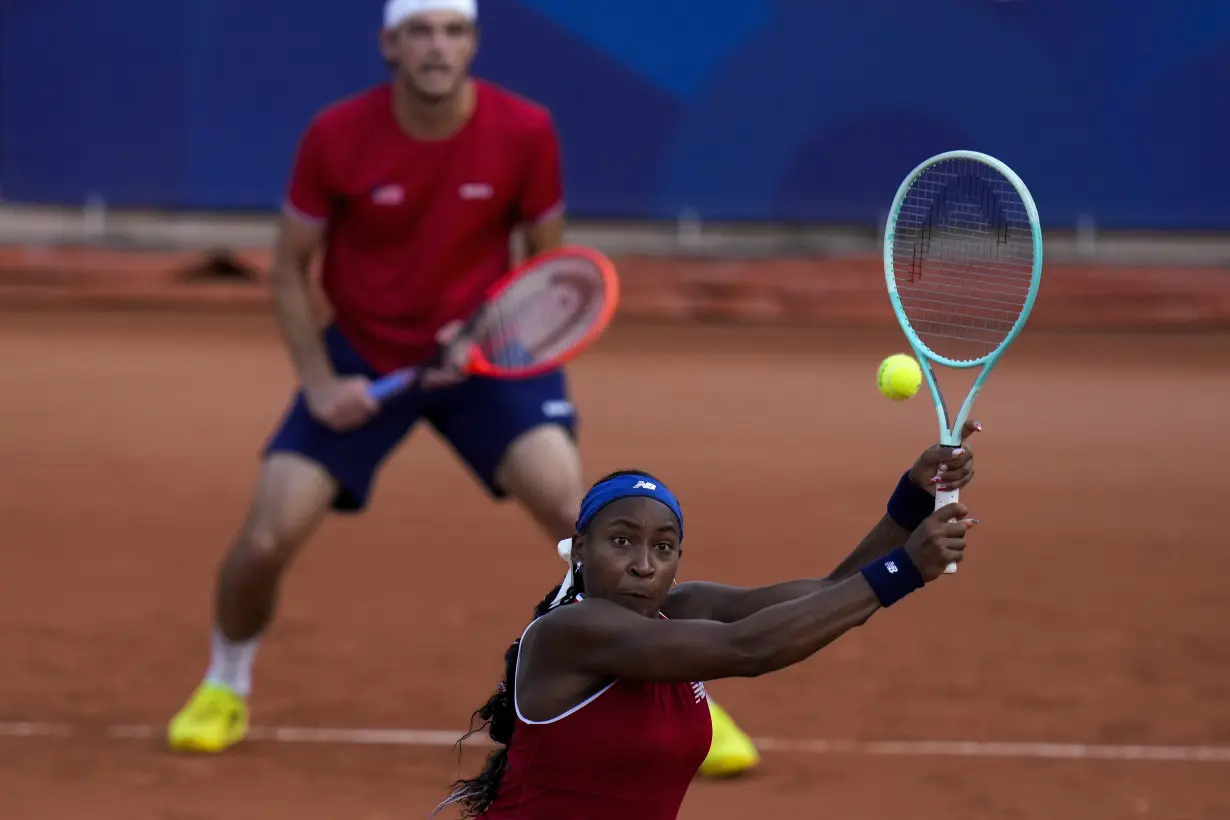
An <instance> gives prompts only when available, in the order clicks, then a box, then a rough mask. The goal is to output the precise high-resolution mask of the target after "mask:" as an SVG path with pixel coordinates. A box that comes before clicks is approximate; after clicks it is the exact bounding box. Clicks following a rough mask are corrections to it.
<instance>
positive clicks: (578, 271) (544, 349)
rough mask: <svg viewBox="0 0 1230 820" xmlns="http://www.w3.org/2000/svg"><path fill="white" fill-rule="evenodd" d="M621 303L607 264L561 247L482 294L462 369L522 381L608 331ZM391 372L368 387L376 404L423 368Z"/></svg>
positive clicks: (587, 251)
mask: <svg viewBox="0 0 1230 820" xmlns="http://www.w3.org/2000/svg"><path fill="white" fill-rule="evenodd" d="M618 304H619V277H618V276H617V275H616V273H615V266H614V265H612V264H611V260H609V259H607V258H606V256H604V255H603V254H601V253H599V252H598V251H596V250H594V249H592V248H586V247H581V246H566V247H562V248H556V249H555V250H551V251H547V252H546V253H542V254H539V255H537V256H535V257H534V258H532V259H530V260H528V261H527V262H525V263H524V264H522V265H520V266H518V267H517V268H515V269H514V270H512V271H511V272H509V273H508V274H507V275H506V276H505V277H504V278H503V279H501V280H500V281H498V282H496V283H495V284H494V285H493V286H492V287H491V289H490V290H489V291H488V292H487V296H486V298H485V299H484V300H483V304H482V306H481V307H480V308H479V309H478V310H477V311H475V313H474V315H473V316H471V317H470V319H469V320H468V321H467V322H466V324H465V326H464V328H463V330H462V332H461V335H462V338H464V339H466V340H468V344H469V346H470V349H469V351H468V354H469V355H468V356H467V357H466V362H467V363H466V365H465V371H466V372H467V373H468V374H470V375H474V376H487V377H490V378H497V379H524V378H529V377H531V376H537V375H541V374H543V373H546V372H548V371H550V370H554V369H555V368H557V367H559V366H561V365H563V364H565V363H566V362H569V361H571V360H572V359H574V358H576V356H577V355H578V354H580V353H581V351H583V350H585V348H587V347H589V346H590V345H591V344H593V343H594V342H595V341H597V340H598V337H599V336H601V335H602V332H603V331H604V330H606V328H607V326H608V325H609V324H610V323H611V319H612V318H613V317H614V315H615V308H616V306H617V305H618ZM443 356H444V351H441V352H440V353H439V354H438V355H437V356H436V358H435V359H433V360H432V361H431V362H428V363H427V364H425V365H420V366H418V367H407V368H402V369H401V370H395V371H393V372H392V373H389V374H388V375H386V376H383V377H381V378H380V379H377V380H376V381H374V382H372V386H371V389H370V392H371V396H372V398H374V399H376V400H377V401H384V400H385V399H387V398H389V397H391V396H394V395H396V394H398V393H400V392H402V391H403V390H407V389H409V388H410V387H412V386H413V385H415V384H416V383H417V382H418V378H419V376H420V375H421V374H422V372H423V370H424V369H426V368H429V367H435V366H438V365H439V364H440V363H441V361H442V359H443Z"/></svg>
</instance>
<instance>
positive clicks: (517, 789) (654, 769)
mask: <svg viewBox="0 0 1230 820" xmlns="http://www.w3.org/2000/svg"><path fill="white" fill-rule="evenodd" d="M532 626H533V624H530V627H532ZM528 631H529V627H527V628H526V632H528ZM524 637H525V635H524V634H522V638H523V639H524ZM519 688H520V687H518V689H519ZM712 737H713V724H712V718H710V716H709V703H708V700H707V697H706V694H705V687H704V684H703V683H642V682H639V681H630V680H622V679H620V680H615V681H612V682H611V683H609V684H607V685H606V686H605V687H604V688H603V689H601V690H599V691H598V692H597V693H596V694H594V695H592V696H591V697H589V698H587V699H586V700H584V701H582V702H581V703H580V704H578V705H577V706H574V707H573V708H571V709H569V710H568V711H567V712H565V713H564V714H562V715H560V716H559V717H557V718H554V719H553V720H548V721H540V722H534V721H528V720H526V719H525V718H523V717H522V716H521V709H520V707H518V708H517V728H516V731H515V732H514V733H513V739H512V743H511V744H509V747H508V769H507V770H506V771H505V773H504V779H503V781H502V782H501V783H500V793H499V797H497V798H496V800H495V802H494V803H493V804H492V805H491V808H489V809H488V810H487V812H486V813H485V814H484V815H483V817H484V818H486V820H675V818H676V817H678V815H679V807H680V805H682V803H683V797H684V795H685V794H687V791H688V786H689V785H690V784H691V782H692V779H693V778H694V777H695V776H696V772H697V770H698V769H699V768H700V764H701V763H703V762H704V760H705V756H706V755H707V754H708V753H709V744H710V742H711V740H712Z"/></svg>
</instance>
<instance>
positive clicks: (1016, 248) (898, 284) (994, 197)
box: [884, 151, 1042, 573]
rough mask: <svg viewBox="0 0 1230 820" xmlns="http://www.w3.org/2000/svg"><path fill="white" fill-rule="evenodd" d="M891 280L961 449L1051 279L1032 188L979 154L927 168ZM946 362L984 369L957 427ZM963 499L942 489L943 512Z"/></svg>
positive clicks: (888, 234)
mask: <svg viewBox="0 0 1230 820" xmlns="http://www.w3.org/2000/svg"><path fill="white" fill-rule="evenodd" d="M884 277H885V279H886V280H887V283H888V297H889V299H890V300H891V301H892V305H893V311H894V312H895V313H896V314H897V320H898V321H899V322H900V323H901V329H902V330H903V331H905V335H906V338H907V339H908V340H909V342H910V346H911V347H912V348H913V349H914V353H915V354H916V355H917V357H918V362H919V364H920V365H921V367H922V371H923V375H924V377H925V378H926V380H927V386H928V387H929V388H930V389H931V397H932V398H933V399H934V400H935V411H936V415H937V416H938V417H939V422H940V443H941V444H943V445H944V446H946V447H959V446H960V445H961V431H962V428H963V427H964V426H965V420H966V418H967V417H968V416H969V411H970V408H972V407H973V405H974V397H975V396H977V395H978V391H979V390H980V389H981V388H982V385H983V383H984V382H985V381H986V379H987V376H988V375H989V374H990V372H991V369H992V368H993V367H994V366H995V364H996V362H998V361H999V358H1000V357H1001V356H1002V355H1003V354H1004V351H1006V350H1007V349H1008V345H1010V344H1011V343H1012V341H1013V340H1014V339H1015V338H1016V337H1017V335H1018V334H1020V332H1021V329H1022V328H1024V326H1025V320H1026V319H1027V318H1028V317H1029V312H1030V310H1032V309H1033V305H1034V300H1035V299H1036V298H1037V296H1038V286H1039V284H1040V283H1041V281H1042V226H1041V225H1040V224H1039V222H1038V209H1037V207H1036V206H1035V205H1034V201H1033V197H1031V196H1030V195H1029V190H1028V189H1027V188H1026V187H1025V183H1024V182H1022V181H1021V178H1020V177H1018V176H1017V175H1016V174H1015V173H1014V172H1013V171H1012V169H1011V168H1009V167H1008V166H1007V165H1005V164H1004V163H1002V162H1000V161H999V160H997V159H995V158H994V157H990V156H987V155H986V154H981V153H978V152H977V151H948V152H946V153H943V154H939V155H937V156H934V157H932V158H931V159H929V160H927V161H926V162H923V163H922V164H921V165H919V166H918V167H917V168H915V169H914V170H913V171H911V172H910V175H909V176H908V177H906V179H905V181H904V182H902V183H901V187H900V188H899V189H898V190H897V196H896V198H895V199H894V200H893V206H892V208H891V209H890V210H889V214H888V224H887V226H886V229H885V233H884ZM937 364H940V365H945V366H947V367H954V368H973V367H981V368H982V369H981V371H980V372H979V373H978V376H977V378H976V379H975V380H974V384H973V386H972V387H970V389H969V393H968V394H967V395H966V396H965V401H964V402H963V403H962V405H961V409H960V411H959V412H958V413H957V416H956V418H955V419H953V418H950V417H949V415H948V407H947V405H946V404H945V403H944V397H943V395H942V394H941V393H940V388H939V384H938V383H937V381H936V377H935V371H934V369H933V365H937ZM957 496H958V491H957V490H948V491H937V492H936V494H935V508H936V509H937V510H938V509H939V508H940V507H943V506H944V505H945V504H951V503H952V502H954V501H956V500H957ZM944 571H945V572H947V573H953V572H956V571H957V565H956V564H955V563H953V564H949V565H948V567H947V568H946V569H945V570H944Z"/></svg>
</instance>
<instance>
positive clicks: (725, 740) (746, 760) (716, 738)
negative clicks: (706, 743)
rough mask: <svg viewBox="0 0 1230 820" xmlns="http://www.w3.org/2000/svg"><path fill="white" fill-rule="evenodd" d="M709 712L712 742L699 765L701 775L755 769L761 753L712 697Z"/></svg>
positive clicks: (720, 774) (706, 775) (723, 774)
mask: <svg viewBox="0 0 1230 820" xmlns="http://www.w3.org/2000/svg"><path fill="white" fill-rule="evenodd" d="M709 714H710V716H711V717H712V718H713V743H712V745H710V747H709V755H708V756H707V757H706V758H705V762H704V763H702V764H701V765H700V775H701V777H735V776H736V775H740V774H743V773H745V772H748V771H751V770H752V769H754V768H756V766H757V764H759V763H760V753H759V752H757V751H756V746H755V745H754V744H753V743H752V739H751V738H750V737H748V736H747V735H746V734H744V733H743V730H742V729H740V728H739V727H738V726H736V725H735V722H734V720H732V719H731V717H730V715H728V714H726V710H725V709H723V708H722V707H721V706H718V705H717V704H716V703H714V702H713V701H712V700H710V701H709Z"/></svg>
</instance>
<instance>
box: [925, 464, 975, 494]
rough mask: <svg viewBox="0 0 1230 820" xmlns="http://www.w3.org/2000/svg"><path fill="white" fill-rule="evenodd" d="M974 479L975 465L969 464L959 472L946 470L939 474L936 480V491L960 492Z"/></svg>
mask: <svg viewBox="0 0 1230 820" xmlns="http://www.w3.org/2000/svg"><path fill="white" fill-rule="evenodd" d="M973 477H974V465H972V464H967V465H966V466H964V467H962V468H961V469H959V470H945V471H944V472H941V473H937V474H936V476H935V478H936V481H935V486H936V489H939V490H959V489H961V488H962V487H964V486H965V485H966V484H968V483H969V482H970V479H971V478H973Z"/></svg>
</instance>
